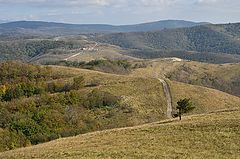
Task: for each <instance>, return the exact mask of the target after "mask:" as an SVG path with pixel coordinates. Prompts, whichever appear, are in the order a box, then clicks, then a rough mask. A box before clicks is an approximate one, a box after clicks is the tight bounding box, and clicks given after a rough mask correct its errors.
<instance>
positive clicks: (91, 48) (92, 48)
mask: <svg viewBox="0 0 240 159" xmlns="http://www.w3.org/2000/svg"><path fill="white" fill-rule="evenodd" d="M97 46H98V43H97V42H95V45H94V46H93V47H90V48H87V49H86V50H94V49H95V48H96V47H97ZM82 53H83V51H82V52H79V53H77V54H74V55H72V56H69V57H68V58H65V59H64V60H65V61H68V60H69V59H71V58H74V57H76V56H78V55H80V54H82Z"/></svg>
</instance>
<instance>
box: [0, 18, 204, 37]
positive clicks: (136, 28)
mask: <svg viewBox="0 0 240 159" xmlns="http://www.w3.org/2000/svg"><path fill="white" fill-rule="evenodd" d="M203 24H206V23H195V22H190V21H183V20H165V21H158V22H151V23H143V24H136V25H121V26H114V25H105V24H65V23H53V22H41V21H16V22H10V23H4V24H0V32H13V31H14V32H29V33H35V34H36V33H39V34H40V33H41V34H47V33H48V34H54V35H56V34H60V35H69V34H79V33H103V32H108V33H109V32H143V31H156V30H162V29H165V28H182V27H192V26H196V25H203Z"/></svg>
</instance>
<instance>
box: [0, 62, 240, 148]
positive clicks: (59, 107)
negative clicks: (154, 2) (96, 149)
mask: <svg viewBox="0 0 240 159" xmlns="http://www.w3.org/2000/svg"><path fill="white" fill-rule="evenodd" d="M0 68H1V69H2V71H1V79H0V80H1V81H0V82H1V83H0V99H1V102H0V114H1V119H0V128H1V135H0V136H1V140H0V142H1V143H0V145H1V146H2V147H1V148H0V150H1V151H4V150H10V149H15V148H18V147H23V146H27V145H31V144H38V143H43V142H47V141H51V140H54V139H57V138H60V137H68V136H74V135H78V134H82V133H87V132H92V131H97V130H104V129H110V128H118V127H126V126H134V125H140V124H144V123H149V122H154V121H159V120H162V119H166V118H167V115H166V111H167V104H166V98H165V95H164V92H163V87H162V84H161V83H160V82H159V80H158V79H155V78H152V77H150V76H149V77H148V76H147V75H146V76H144V77H137V76H129V75H114V74H107V73H101V72H96V71H91V70H85V69H78V68H69V67H62V66H47V67H45V66H35V65H29V64H22V63H16V62H5V63H1V67H0ZM10 79H11V80H10ZM169 82H170V81H169ZM170 84H171V89H172V96H173V97H174V102H175V101H177V100H179V98H182V97H183V96H185V97H191V99H192V101H194V103H195V104H196V106H197V107H198V109H196V111H195V112H194V113H207V112H211V111H216V110H219V109H232V108H235V107H238V105H239V103H240V98H238V97H235V96H232V95H228V94H226V93H223V92H220V91H215V90H211V89H206V88H202V87H201V88H200V87H196V86H189V85H186V84H178V83H174V82H170ZM180 90H183V92H184V94H183V93H181V91H180ZM203 92H204V93H203ZM199 96H201V98H199ZM211 96H215V98H214V99H212V100H211V102H212V104H209V100H210V99H209V97H211ZM215 103H217V107H215V106H214V104H215Z"/></svg>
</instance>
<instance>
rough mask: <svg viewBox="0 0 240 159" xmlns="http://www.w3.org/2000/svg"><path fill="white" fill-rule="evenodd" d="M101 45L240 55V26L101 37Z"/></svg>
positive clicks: (213, 26) (166, 30)
mask: <svg viewBox="0 0 240 159" xmlns="http://www.w3.org/2000/svg"><path fill="white" fill-rule="evenodd" d="M96 39H97V40H98V41H99V42H103V43H109V44H113V45H118V46H120V47H123V48H127V49H140V50H151V49H154V50H163V51H174V50H181V51H197V52H212V53H226V54H238V55H240V23H233V24H217V25H213V24H209V25H200V26H194V27H190V28H176V29H164V30H161V31H154V32H141V33H114V34H106V35H99V36H98V37H97V38H96Z"/></svg>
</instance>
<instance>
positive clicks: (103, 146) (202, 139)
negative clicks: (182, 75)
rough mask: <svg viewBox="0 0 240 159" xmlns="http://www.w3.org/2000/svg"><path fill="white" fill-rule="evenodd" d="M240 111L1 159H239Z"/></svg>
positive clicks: (84, 138) (93, 136) (92, 136)
mask: <svg viewBox="0 0 240 159" xmlns="http://www.w3.org/2000/svg"><path fill="white" fill-rule="evenodd" d="M239 122H240V112H239V111H232V112H221V113H214V114H206V115H199V116H189V117H184V118H183V120H182V121H181V122H180V121H178V120H177V119H176V120H167V121H162V122H158V123H153V124H148V125H143V126H139V127H132V128H123V129H114V130H108V131H102V132H94V133H89V134H85V135H80V136H76V137H71V138H65V139H59V140H56V141H52V142H49V143H46V144H41V145H37V146H33V147H28V148H22V149H18V150H15V151H9V152H3V153H1V154H0V158H5V159H8V158H9V159H10V158H25V159H28V158H58V159H59V158H69V159H71V158H199V159H200V158H216V159H218V158H226V159H229V158H238V156H239V155H240V151H239V150H240V146H239V145H240V140H239V138H240V133H239V132H240V126H239Z"/></svg>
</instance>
